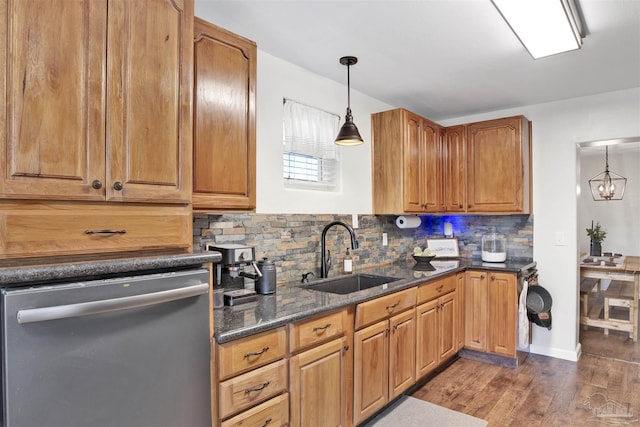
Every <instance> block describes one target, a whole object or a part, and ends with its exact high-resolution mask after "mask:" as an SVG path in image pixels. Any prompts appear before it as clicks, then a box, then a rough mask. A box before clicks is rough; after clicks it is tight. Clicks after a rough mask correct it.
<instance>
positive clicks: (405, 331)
mask: <svg viewBox="0 0 640 427" xmlns="http://www.w3.org/2000/svg"><path fill="white" fill-rule="evenodd" d="M415 324H416V318H415V310H413V309H411V310H408V311H405V312H404V313H401V314H398V315H396V316H393V317H392V318H391V319H389V327H390V331H391V333H390V335H389V355H390V356H389V399H390V400H391V399H393V398H395V397H396V396H399V395H400V394H402V392H403V391H405V390H406V389H408V388H409V387H411V386H412V385H413V384H414V383H415V382H416V369H415V368H416V358H415V354H416V352H415V348H416V328H415Z"/></svg>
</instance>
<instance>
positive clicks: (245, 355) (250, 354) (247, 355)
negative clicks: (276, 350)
mask: <svg viewBox="0 0 640 427" xmlns="http://www.w3.org/2000/svg"><path fill="white" fill-rule="evenodd" d="M267 350H269V347H268V346H267V347H264V348H263V349H262V350H259V351H255V352H253V353H245V354H244V358H245V359H248V358H250V357H252V356H260V355H261V354H262V353H264V352H265V351H267Z"/></svg>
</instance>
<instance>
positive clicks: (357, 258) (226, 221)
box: [193, 213, 533, 284]
mask: <svg viewBox="0 0 640 427" xmlns="http://www.w3.org/2000/svg"><path fill="white" fill-rule="evenodd" d="M421 219H422V224H421V225H420V227H418V228H415V229H400V228H398V227H397V226H396V224H395V221H396V216H391V215H359V216H358V220H359V221H358V222H359V227H358V228H357V229H355V233H356V237H357V239H358V242H359V245H360V247H359V249H356V250H354V251H352V250H351V249H349V252H350V254H351V256H352V258H353V269H354V272H357V271H358V270H359V269H362V268H367V267H374V266H376V265H383V264H390V263H392V262H396V261H398V260H406V261H408V262H410V261H412V258H411V253H412V251H413V248H414V247H416V246H420V247H422V248H424V247H425V246H426V239H427V238H437V237H440V238H442V237H444V236H443V227H444V222H450V223H451V224H452V226H453V233H454V236H455V237H457V239H458V246H459V248H460V256H461V257H465V258H471V257H480V251H481V247H480V244H481V239H482V235H483V234H485V233H488V232H490V231H492V230H495V231H496V232H498V233H500V234H503V235H505V236H506V238H507V246H508V252H507V254H508V257H509V258H511V259H518V258H520V259H526V258H532V256H533V216H532V215H531V216H530V215H423V216H421ZM335 220H339V221H343V222H345V223H347V224H349V225H351V220H352V218H351V215H327V214H321V215H307V214H286V215H284V214H202V213H194V219H193V233H194V236H193V244H194V250H200V249H203V248H204V244H205V243H207V242H214V243H217V244H223V243H238V244H244V245H249V246H255V248H256V257H257V258H258V259H261V258H262V257H269V259H271V260H273V261H274V262H275V264H276V272H277V279H278V283H279V284H282V283H286V282H291V281H299V280H300V278H301V276H302V274H303V273H306V272H308V271H312V272H313V273H314V275H315V278H318V277H320V235H321V233H322V230H323V228H324V226H325V225H326V224H328V223H330V222H331V221H335ZM382 233H387V240H388V245H387V246H382ZM347 247H349V248H351V243H350V240H349V233H348V232H347V231H346V230H345V229H344V227H340V226H338V227H333V228H331V229H330V230H329V232H328V233H327V249H328V250H330V251H331V258H332V265H333V267H332V269H331V271H330V272H329V276H335V275H339V274H342V260H343V258H344V255H345V252H346V249H347Z"/></svg>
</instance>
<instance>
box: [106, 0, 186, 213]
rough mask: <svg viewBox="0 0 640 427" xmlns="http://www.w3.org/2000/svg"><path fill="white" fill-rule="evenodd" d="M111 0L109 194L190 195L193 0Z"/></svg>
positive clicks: (176, 198)
mask: <svg viewBox="0 0 640 427" xmlns="http://www.w3.org/2000/svg"><path fill="white" fill-rule="evenodd" d="M108 4H109V7H108V16H109V18H108V39H107V49H108V55H107V179H106V182H107V199H108V200H127V201H134V200H135V201H141V202H144V201H154V200H160V201H162V202H189V201H190V200H191V153H192V151H191V146H192V104H191V101H192V98H191V90H192V84H193V74H192V69H193V68H192V64H193V43H192V36H193V0H181V1H174V0H153V1H148V0H147V1H131V0H109V2H108ZM117 183H121V185H122V189H121V190H118V187H119V185H118V184H117Z"/></svg>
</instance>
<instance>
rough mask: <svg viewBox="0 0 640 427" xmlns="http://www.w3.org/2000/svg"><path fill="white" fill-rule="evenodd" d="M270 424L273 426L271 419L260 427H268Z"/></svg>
mask: <svg viewBox="0 0 640 427" xmlns="http://www.w3.org/2000/svg"><path fill="white" fill-rule="evenodd" d="M269 424H271V417H269V418H267V419H266V420H264V424H262V425H261V426H260V427H267V426H268V425H269Z"/></svg>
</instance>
